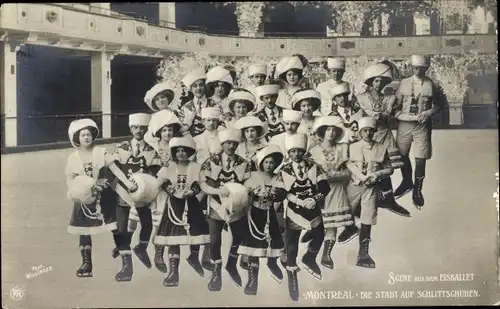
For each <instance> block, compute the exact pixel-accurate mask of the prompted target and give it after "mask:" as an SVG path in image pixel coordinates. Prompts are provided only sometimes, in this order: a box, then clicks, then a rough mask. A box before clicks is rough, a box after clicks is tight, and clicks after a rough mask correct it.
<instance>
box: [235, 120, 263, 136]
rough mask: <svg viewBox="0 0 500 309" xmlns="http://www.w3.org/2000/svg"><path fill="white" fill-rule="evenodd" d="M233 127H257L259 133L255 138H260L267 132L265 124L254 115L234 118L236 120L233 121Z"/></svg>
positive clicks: (240, 128) (241, 128)
mask: <svg viewBox="0 0 500 309" xmlns="http://www.w3.org/2000/svg"><path fill="white" fill-rule="evenodd" d="M234 127H235V128H236V129H238V130H243V129H246V128H250V127H259V128H260V132H259V133H260V135H259V136H257V138H261V137H262V136H264V135H265V134H266V133H267V132H266V131H267V130H266V126H265V124H264V123H263V122H262V121H261V120H260V119H259V118H258V117H255V116H245V117H242V118H240V119H238V120H236V122H235V123H234Z"/></svg>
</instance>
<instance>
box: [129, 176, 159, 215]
mask: <svg viewBox="0 0 500 309" xmlns="http://www.w3.org/2000/svg"><path fill="white" fill-rule="evenodd" d="M130 181H131V182H133V183H134V184H136V185H137V189H136V190H134V191H133V192H132V191H130V196H131V197H132V199H133V200H134V202H136V203H137V206H136V207H145V206H148V205H149V204H150V203H151V202H153V201H154V200H155V199H156V196H157V195H158V193H159V192H160V188H159V186H158V182H157V180H156V178H155V177H153V176H151V175H148V174H144V173H135V174H133V175H132V176H130Z"/></svg>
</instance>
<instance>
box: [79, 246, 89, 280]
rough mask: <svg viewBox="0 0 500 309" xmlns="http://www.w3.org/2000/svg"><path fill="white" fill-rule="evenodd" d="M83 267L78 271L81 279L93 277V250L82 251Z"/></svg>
mask: <svg viewBox="0 0 500 309" xmlns="http://www.w3.org/2000/svg"><path fill="white" fill-rule="evenodd" d="M81 254H82V266H80V268H78V270H77V271H76V276H77V277H80V278H85V277H92V249H82V250H81Z"/></svg>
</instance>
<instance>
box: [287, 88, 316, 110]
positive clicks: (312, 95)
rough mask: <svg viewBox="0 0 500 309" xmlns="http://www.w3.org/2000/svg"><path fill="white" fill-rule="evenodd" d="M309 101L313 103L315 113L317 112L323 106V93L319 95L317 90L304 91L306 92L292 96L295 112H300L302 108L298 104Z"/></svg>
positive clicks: (299, 92) (298, 92)
mask: <svg viewBox="0 0 500 309" xmlns="http://www.w3.org/2000/svg"><path fill="white" fill-rule="evenodd" d="M305 99H309V101H310V102H311V105H312V108H313V111H316V110H317V109H318V108H320V106H321V93H319V92H318V91H316V90H312V89H310V90H304V91H297V92H295V93H294V94H293V95H292V101H291V103H292V106H293V109H294V110H300V106H298V104H297V103H299V102H300V101H302V100H305Z"/></svg>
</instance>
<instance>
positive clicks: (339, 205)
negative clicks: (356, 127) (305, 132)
mask: <svg viewBox="0 0 500 309" xmlns="http://www.w3.org/2000/svg"><path fill="white" fill-rule="evenodd" d="M312 131H313V132H314V133H316V135H317V136H318V138H319V140H320V141H321V142H320V144H318V145H316V146H314V147H312V148H311V150H310V154H311V159H312V160H313V161H314V162H316V164H318V165H319V166H321V167H322V168H323V170H324V171H325V172H326V175H327V178H328V183H329V184H330V192H329V193H328V195H327V196H326V197H325V202H324V206H323V209H322V213H323V224H324V226H325V246H324V248H323V256H322V258H321V264H323V265H324V266H325V267H327V268H331V269H333V268H334V263H333V260H332V258H331V252H332V250H333V246H334V245H335V241H336V240H337V228H338V227H343V226H348V225H352V224H354V222H353V219H352V216H351V214H350V208H349V200H348V199H347V192H346V187H347V184H348V183H349V179H350V173H349V170H347V167H346V164H347V162H348V160H349V153H348V150H349V149H348V145H347V144H338V142H339V141H341V140H342V139H343V137H344V135H345V128H344V122H343V120H342V118H340V117H336V116H323V117H320V118H319V119H318V120H317V121H316V123H315V124H314V126H313V129H312ZM304 238H305V237H303V239H304ZM309 240H310V239H306V240H305V241H304V242H308V241H309Z"/></svg>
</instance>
